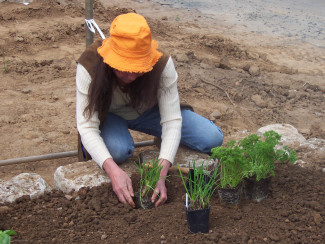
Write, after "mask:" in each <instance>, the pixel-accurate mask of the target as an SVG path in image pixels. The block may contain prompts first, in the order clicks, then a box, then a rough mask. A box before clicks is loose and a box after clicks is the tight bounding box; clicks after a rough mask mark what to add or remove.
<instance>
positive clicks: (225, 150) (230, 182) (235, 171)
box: [210, 140, 247, 188]
mask: <svg viewBox="0 0 325 244" xmlns="http://www.w3.org/2000/svg"><path fill="white" fill-rule="evenodd" d="M210 158H218V160H219V165H220V167H219V170H220V186H221V188H226V187H231V188H235V187H236V186H237V185H239V184H240V183H241V182H242V180H243V178H244V174H243V172H244V168H245V167H246V164H247V158H246V157H245V155H244V153H243V149H242V148H240V147H239V145H238V143H237V142H236V141H235V140H232V141H230V142H228V144H227V146H226V147H224V146H220V147H215V148H212V149H211V157H210Z"/></svg>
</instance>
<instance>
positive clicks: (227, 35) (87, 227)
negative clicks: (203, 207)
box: [0, 0, 325, 243]
mask: <svg viewBox="0 0 325 244" xmlns="http://www.w3.org/2000/svg"><path fill="white" fill-rule="evenodd" d="M102 2H103V3H101V2H100V1H95V4H94V19H95V20H96V22H97V23H98V25H99V26H100V27H101V29H102V30H103V32H104V33H105V35H106V36H108V29H109V23H110V22H111V21H112V20H113V19H114V18H115V16H117V15H118V14H120V13H125V12H129V11H136V12H138V13H140V14H143V15H144V16H145V17H146V18H147V20H148V22H149V25H150V27H151V29H152V32H153V37H154V38H155V39H156V40H157V41H158V43H159V45H160V47H161V48H162V49H165V50H166V51H168V52H169V53H170V54H171V55H172V57H173V59H174V62H175V65H176V68H177V71H178V73H179V92H180V94H181V96H182V97H183V98H185V99H186V100H187V102H188V103H190V104H192V105H193V106H194V109H195V111H196V112H197V113H199V114H201V115H203V116H206V117H210V114H211V113H213V112H215V111H219V112H220V114H221V117H220V118H219V119H217V120H215V123H216V124H218V125H219V126H220V127H221V129H222V130H223V131H224V134H225V142H227V141H229V140H230V139H232V138H234V137H236V136H240V135H241V132H242V131H245V130H246V131H248V133H255V132H256V130H257V129H258V128H260V127H262V126H265V125H269V124H272V123H288V124H291V125H293V126H294V127H296V128H297V129H298V131H299V132H300V133H302V134H303V135H304V136H305V137H306V139H308V138H313V137H316V138H322V139H325V119H324V107H325V99H324V98H325V95H324V94H325V93H324V90H325V83H324V74H323V71H324V70H325V60H324V59H323V58H322V57H325V50H324V49H321V48H317V47H315V46H311V45H309V44H307V43H293V42H290V41H288V40H285V39H283V38H273V37H269V36H261V35H256V34H252V33H250V34H248V33H236V32H234V31H233V30H232V28H231V27H229V26H228V27H227V26H221V25H220V26H219V25H218V24H217V23H215V22H214V21H213V19H211V18H207V17H205V16H202V15H201V14H199V13H197V12H195V11H191V12H189V11H185V10H184V11H182V10H179V9H177V10H176V9H172V8H170V7H169V6H168V5H160V4H154V3H152V2H151V1H131V0H125V1H118V0H112V1H102ZM83 5H84V1H81V0H72V1H65V0H56V1H50V0H45V1H34V2H33V3H31V4H30V5H27V6H26V5H23V4H19V3H8V2H2V3H0V6H1V7H0V45H1V56H2V57H1V58H0V67H1V70H0V79H1V83H0V91H1V92H0V99H1V102H2V103H1V105H2V106H1V110H0V134H1V140H0V155H1V159H9V158H16V157H26V156H33V155H41V154H48V153H54V152H62V151H71V150H76V143H77V132H76V126H75V124H76V123H75V85H74V76H75V68H76V63H75V62H76V60H77V58H78V57H79V55H80V54H81V53H82V51H83V50H84V48H85V34H84V29H85V26H84V8H83ZM125 6H128V8H126V7H125ZM95 37H96V38H99V36H98V34H96V35H95ZM6 65H7V66H8V70H7V69H6V68H5V66H6ZM253 65H256V66H258V67H259V69H260V75H257V76H254V75H251V74H249V73H248V70H249V67H250V66H253ZM5 71H8V72H5ZM132 134H133V135H134V139H135V141H141V140H147V139H151V137H150V136H147V135H143V134H140V133H133V132H132ZM141 150H142V149H137V150H136V152H135V154H134V157H137V155H138V153H139V151H141ZM304 160H305V161H306V162H308V163H310V164H314V165H317V166H318V167H316V168H317V169H320V168H324V167H325V162H324V158H323V157H322V156H321V155H311V156H310V157H309V156H308V157H307V158H304ZM76 161H77V158H76V157H71V158H66V159H58V160H48V161H43V162H33V163H23V164H19V165H18V164H17V165H9V166H1V167H0V178H1V179H4V180H8V179H10V178H12V177H13V176H15V175H17V174H19V173H23V172H35V173H38V174H40V175H41V176H42V177H43V178H44V179H45V180H46V181H47V182H48V183H49V184H50V185H53V173H54V171H55V169H56V168H57V167H58V166H60V165H65V164H69V163H73V162H76ZM171 184H172V186H171V185H169V187H168V191H169V200H168V201H169V202H168V204H166V205H165V206H163V207H161V208H158V209H155V210H148V211H146V214H143V213H144V212H143V211H142V210H132V209H129V208H128V207H127V206H123V205H121V204H119V203H118V202H117V200H116V198H115V197H114V195H113V194H112V192H111V188H110V187H109V186H103V187H99V188H96V189H92V190H84V191H82V192H81V193H80V194H81V200H78V201H74V200H71V201H69V200H66V199H65V197H64V196H62V194H61V193H58V192H57V193H53V194H51V195H48V196H46V197H44V198H42V199H40V200H34V201H28V200H22V201H20V202H19V203H17V204H14V205H10V208H12V210H10V211H9V212H6V213H2V214H1V215H0V229H7V228H10V229H15V230H17V231H18V233H19V235H18V237H15V238H14V239H15V240H17V243H18V240H25V241H26V243H35V242H36V240H39V242H40V243H49V242H51V241H53V242H57V243H63V242H66V243H77V242H78V243H89V242H91V241H93V242H94V243H100V242H112V241H113V242H116V243H121V242H125V243H127V242H129V243H135V242H139V243H156V242H159V241H161V243H165V241H167V242H168V243H169V242H172V243H173V242H179V243H195V242H198V241H199V240H200V241H201V240H205V241H206V242H214V241H217V240H220V242H225V243H229V242H246V241H249V240H251V241H252V242H256V243H261V242H271V241H280V242H283V243H288V242H291V243H298V242H299V243H306V242H312V243H317V242H322V240H324V239H325V237H324V233H325V231H324V221H323V219H324V218H325V212H324V202H325V201H324V200H325V199H324V191H323V189H322V187H323V186H324V175H322V174H321V172H320V171H319V170H317V171H315V170H314V171H313V170H309V169H302V168H299V167H298V166H290V167H289V166H281V167H280V168H279V169H278V172H277V177H276V178H275V179H274V180H273V181H272V194H271V196H270V197H269V198H268V199H266V200H265V201H263V202H262V203H259V204H257V203H251V202H247V201H242V203H241V204H240V206H239V208H238V209H234V208H230V207H226V206H223V205H220V204H219V202H218V200H217V199H214V200H213V202H212V211H211V213H212V215H211V223H210V224H211V230H212V232H211V233H209V234H206V235H190V234H189V233H188V230H187V226H186V222H185V215H184V212H183V209H182V208H183V200H182V196H181V195H182V187H181V186H180V183H179V182H178V181H177V178H175V180H173V182H172V183H171ZM141 220H143V221H141ZM102 239H103V240H102Z"/></svg>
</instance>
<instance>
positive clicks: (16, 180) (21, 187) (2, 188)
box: [0, 173, 52, 203]
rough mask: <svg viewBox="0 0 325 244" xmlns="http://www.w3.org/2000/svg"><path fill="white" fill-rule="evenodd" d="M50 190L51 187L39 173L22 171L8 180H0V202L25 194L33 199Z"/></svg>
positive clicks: (13, 199) (9, 200)
mask: <svg viewBox="0 0 325 244" xmlns="http://www.w3.org/2000/svg"><path fill="white" fill-rule="evenodd" d="M51 190H52V189H51V187H50V186H49V185H48V184H47V183H46V182H45V180H44V179H43V178H42V177H41V176H40V175H38V174H35V173H22V174H19V175H17V176H15V177H13V178H12V179H11V180H10V181H3V180H2V181H0V203H4V202H14V201H15V200H16V199H17V198H19V197H22V196H25V195H28V196H29V197H30V198H31V199H34V198H37V197H39V196H41V195H43V194H44V193H45V192H49V191H51Z"/></svg>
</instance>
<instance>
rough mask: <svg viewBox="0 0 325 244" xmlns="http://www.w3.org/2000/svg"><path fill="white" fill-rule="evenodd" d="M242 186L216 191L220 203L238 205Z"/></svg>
mask: <svg viewBox="0 0 325 244" xmlns="http://www.w3.org/2000/svg"><path fill="white" fill-rule="evenodd" d="M242 191H243V185H242V184H238V185H237V186H236V187H227V188H221V189H218V194H219V197H220V199H221V201H222V202H224V203H226V204H238V203H239V202H240V199H241V195H242Z"/></svg>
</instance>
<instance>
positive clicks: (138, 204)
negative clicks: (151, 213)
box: [133, 192, 154, 209]
mask: <svg viewBox="0 0 325 244" xmlns="http://www.w3.org/2000/svg"><path fill="white" fill-rule="evenodd" d="M133 200H134V203H135V208H137V209H139V208H142V209H151V208H153V207H154V204H153V203H152V202H151V197H141V200H140V194H139V192H135V193H134V197H133Z"/></svg>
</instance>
